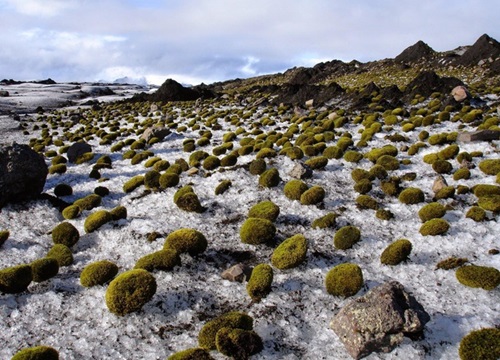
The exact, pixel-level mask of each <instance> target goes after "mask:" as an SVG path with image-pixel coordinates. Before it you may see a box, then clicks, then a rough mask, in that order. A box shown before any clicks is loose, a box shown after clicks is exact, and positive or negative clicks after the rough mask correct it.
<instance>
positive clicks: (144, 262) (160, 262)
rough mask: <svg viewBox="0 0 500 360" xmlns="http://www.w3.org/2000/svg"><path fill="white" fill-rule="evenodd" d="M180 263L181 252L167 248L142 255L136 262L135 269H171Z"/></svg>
mask: <svg viewBox="0 0 500 360" xmlns="http://www.w3.org/2000/svg"><path fill="white" fill-rule="evenodd" d="M180 265H181V258H180V256H179V253H178V252H177V251H176V250H174V249H165V250H160V251H155V252H154V253H151V254H148V255H145V256H143V257H141V258H140V259H139V260H137V262H136V263H135V266H134V269H144V270H147V271H155V270H162V271H170V270H172V269H173V268H174V267H176V266H180Z"/></svg>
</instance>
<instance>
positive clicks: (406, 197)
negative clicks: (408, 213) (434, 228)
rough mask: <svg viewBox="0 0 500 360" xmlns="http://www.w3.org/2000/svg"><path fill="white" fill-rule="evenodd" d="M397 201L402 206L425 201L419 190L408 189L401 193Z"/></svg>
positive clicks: (422, 193)
mask: <svg viewBox="0 0 500 360" xmlns="http://www.w3.org/2000/svg"><path fill="white" fill-rule="evenodd" d="M398 199H399V201H401V202H402V203H403V204H409V205H411V204H418V203H421V202H424V201H425V195H424V192H423V191H422V190H420V189H419V188H414V187H410V188H407V189H404V190H403V191H401V193H400V194H399V197H398Z"/></svg>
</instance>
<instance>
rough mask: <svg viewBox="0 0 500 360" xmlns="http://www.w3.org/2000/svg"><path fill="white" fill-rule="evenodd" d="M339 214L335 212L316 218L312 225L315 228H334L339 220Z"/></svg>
mask: <svg viewBox="0 0 500 360" xmlns="http://www.w3.org/2000/svg"><path fill="white" fill-rule="evenodd" d="M337 216H338V215H337V214H335V213H328V214H326V215H325V216H322V217H320V218H317V219H314V221H313V222H312V224H311V227H312V228H313V229H326V228H333V227H335V224H336V222H337Z"/></svg>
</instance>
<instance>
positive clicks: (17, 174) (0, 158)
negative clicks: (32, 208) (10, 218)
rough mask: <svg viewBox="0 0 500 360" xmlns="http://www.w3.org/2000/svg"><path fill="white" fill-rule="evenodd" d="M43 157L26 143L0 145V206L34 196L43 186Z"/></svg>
mask: <svg viewBox="0 0 500 360" xmlns="http://www.w3.org/2000/svg"><path fill="white" fill-rule="evenodd" d="M47 174H48V168H47V165H46V164H45V160H44V158H43V157H42V156H41V155H40V154H38V153H37V152H35V151H33V150H32V149H31V148H30V147H29V146H28V145H22V144H16V143H14V144H12V145H11V146H0V208H1V207H3V206H4V205H5V204H6V203H9V202H20V201H26V200H32V199H34V198H36V197H37V196H38V195H40V193H41V192H42V190H43V187H44V186H45V180H46V179H47Z"/></svg>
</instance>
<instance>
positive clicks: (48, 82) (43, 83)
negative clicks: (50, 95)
mask: <svg viewBox="0 0 500 360" xmlns="http://www.w3.org/2000/svg"><path fill="white" fill-rule="evenodd" d="M35 84H42V85H55V84H57V83H56V82H55V81H54V80H52V79H51V78H48V79H46V80H39V81H35Z"/></svg>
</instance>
